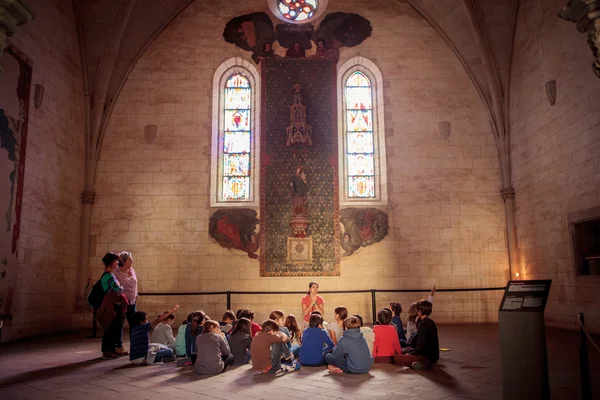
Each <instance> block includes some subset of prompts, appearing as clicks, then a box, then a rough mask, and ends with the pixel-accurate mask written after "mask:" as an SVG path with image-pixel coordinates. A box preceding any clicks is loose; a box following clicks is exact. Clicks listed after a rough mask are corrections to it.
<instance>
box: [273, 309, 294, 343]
mask: <svg viewBox="0 0 600 400" xmlns="http://www.w3.org/2000/svg"><path fill="white" fill-rule="evenodd" d="M269 319H272V320H273V321H275V322H277V325H279V331H280V332H283V333H285V336H287V337H288V338H289V337H290V331H289V330H288V328H286V327H285V314H284V313H283V311H281V310H275V311H271V315H269ZM286 345H287V347H289V348H290V349H291V348H292V344H291V343H290V341H289V340H288V341H287V342H286Z"/></svg>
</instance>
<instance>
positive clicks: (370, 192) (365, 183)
mask: <svg viewBox="0 0 600 400" xmlns="http://www.w3.org/2000/svg"><path fill="white" fill-rule="evenodd" d="M348 192H349V193H348V194H349V197H375V177H374V176H350V177H349V178H348Z"/></svg>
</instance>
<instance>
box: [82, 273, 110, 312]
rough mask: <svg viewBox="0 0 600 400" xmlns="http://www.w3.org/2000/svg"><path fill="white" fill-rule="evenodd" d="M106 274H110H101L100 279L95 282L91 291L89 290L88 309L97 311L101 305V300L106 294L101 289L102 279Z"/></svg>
mask: <svg viewBox="0 0 600 400" xmlns="http://www.w3.org/2000/svg"><path fill="white" fill-rule="evenodd" d="M106 274H110V272H105V273H103V274H102V276H101V277H100V279H98V282H96V283H95V284H94V286H92V290H90V292H89V293H88V296H87V305H88V307H92V308H95V309H96V310H97V309H99V308H100V306H101V305H102V300H104V296H105V295H106V292H105V291H104V289H103V288H102V278H103V277H104V275H106Z"/></svg>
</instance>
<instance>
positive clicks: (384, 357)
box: [373, 309, 402, 364]
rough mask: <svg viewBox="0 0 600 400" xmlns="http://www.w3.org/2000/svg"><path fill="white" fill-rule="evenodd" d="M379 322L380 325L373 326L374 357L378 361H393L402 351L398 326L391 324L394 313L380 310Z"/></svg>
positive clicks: (378, 314)
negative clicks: (397, 330)
mask: <svg viewBox="0 0 600 400" xmlns="http://www.w3.org/2000/svg"><path fill="white" fill-rule="evenodd" d="M377 322H379V325H375V326H374V327H373V332H375V342H374V343H373V357H374V358H375V362H376V363H386V364H387V363H392V361H393V357H394V356H396V355H398V354H401V353H402V349H401V348H400V341H399V340H398V333H397V332H396V328H395V327H394V326H392V325H390V322H392V313H391V312H389V311H388V310H385V309H384V310H380V311H379V312H378V313H377Z"/></svg>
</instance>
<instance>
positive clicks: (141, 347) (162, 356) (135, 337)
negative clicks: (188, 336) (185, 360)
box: [129, 304, 179, 365]
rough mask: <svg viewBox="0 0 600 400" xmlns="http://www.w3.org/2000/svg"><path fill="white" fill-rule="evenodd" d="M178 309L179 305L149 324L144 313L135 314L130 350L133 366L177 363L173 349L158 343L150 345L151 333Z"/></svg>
mask: <svg viewBox="0 0 600 400" xmlns="http://www.w3.org/2000/svg"><path fill="white" fill-rule="evenodd" d="M178 309H179V304H175V307H173V309H172V310H171V311H169V313H168V314H166V315H162V316H160V317H158V318H157V319H155V320H154V321H152V322H148V314H146V313H145V312H143V311H136V312H135V313H134V314H133V324H134V326H133V328H132V329H131V338H130V342H131V344H130V349H129V360H131V362H132V363H133V364H138V365H139V364H153V363H157V362H161V361H163V362H171V361H175V357H173V350H172V349H170V348H168V347H167V346H164V345H161V344H158V343H150V337H149V333H150V331H151V330H152V328H154V327H155V326H156V325H158V324H159V323H160V322H162V321H163V320H164V319H166V318H167V317H168V316H169V315H170V314H172V313H174V312H175V311H177V310H178Z"/></svg>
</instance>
